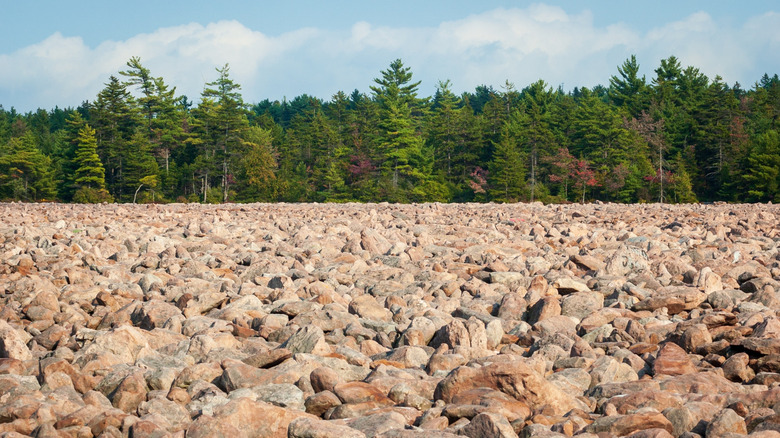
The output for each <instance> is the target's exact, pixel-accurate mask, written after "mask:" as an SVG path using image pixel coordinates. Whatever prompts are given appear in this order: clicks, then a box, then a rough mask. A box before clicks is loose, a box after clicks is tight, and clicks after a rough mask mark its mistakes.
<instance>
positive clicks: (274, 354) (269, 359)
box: [242, 348, 292, 368]
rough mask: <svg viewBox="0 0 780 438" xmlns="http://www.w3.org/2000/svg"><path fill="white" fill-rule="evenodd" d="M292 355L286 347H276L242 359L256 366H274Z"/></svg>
mask: <svg viewBox="0 0 780 438" xmlns="http://www.w3.org/2000/svg"><path fill="white" fill-rule="evenodd" d="M291 357H292V352H291V351H290V350H288V349H286V348H274V349H273V350H268V351H263V352H260V353H257V354H255V355H253V356H249V357H247V358H245V359H242V361H243V362H244V363H245V364H247V365H251V366H253V367H256V368H272V367H274V366H276V365H279V364H280V363H282V362H284V361H285V360H287V359H289V358H291Z"/></svg>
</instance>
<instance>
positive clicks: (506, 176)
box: [0, 56, 780, 203]
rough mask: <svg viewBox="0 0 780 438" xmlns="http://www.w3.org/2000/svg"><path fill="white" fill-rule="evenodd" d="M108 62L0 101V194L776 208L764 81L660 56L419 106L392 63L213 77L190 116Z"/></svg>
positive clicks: (775, 134)
mask: <svg viewBox="0 0 780 438" xmlns="http://www.w3.org/2000/svg"><path fill="white" fill-rule="evenodd" d="M121 68H122V69H123V70H121V71H118V72H117V74H116V75H112V76H110V77H108V78H107V80H106V82H105V87H104V88H103V89H102V90H101V91H100V92H99V93H98V95H97V96H94V98H92V99H91V100H85V101H84V102H83V103H82V104H81V105H80V106H78V107H77V108H59V107H55V108H54V109H52V110H48V111H47V110H44V109H38V110H37V111H35V112H28V113H25V114H21V113H18V112H17V111H16V110H15V109H14V108H10V109H5V108H4V107H3V106H2V105H0V200H2V201H14V200H15V201H25V202H40V201H49V202H51V201H55V202H78V203H101V202H123V203H124V202H127V203H130V202H135V203H149V202H156V203H168V202H201V203H225V202H235V203H243V202H385V201H386V202H399V203H410V202H534V201H541V202H545V203H559V202H592V201H596V200H598V201H604V202H620V203H634V202H668V203H690V202H714V201H725V202H778V201H780V134H779V132H780V125H779V123H780V120H778V116H779V115H780V79H778V76H777V74H775V75H773V76H770V75H769V74H765V75H764V76H763V77H761V78H759V79H758V80H757V82H756V83H755V84H754V85H753V86H751V87H750V88H749V89H744V88H742V86H741V85H740V84H738V83H736V84H734V85H732V86H729V85H728V84H726V83H724V81H723V79H722V78H721V77H720V76H716V77H715V78H708V77H707V76H706V75H704V74H703V73H701V71H700V70H699V69H698V68H696V67H692V66H687V67H683V66H682V65H681V63H680V61H679V60H678V59H677V58H676V57H674V56H671V57H669V58H667V59H664V60H661V62H660V65H659V66H658V67H657V68H656V69H655V70H654V73H655V76H654V77H652V78H651V79H649V80H648V79H647V78H646V77H645V76H640V74H639V71H640V69H639V63H638V61H637V59H636V57H635V56H631V57H630V58H629V59H627V60H625V62H624V63H623V64H622V65H619V66H617V69H616V70H617V71H616V72H615V74H614V75H613V76H611V77H610V78H608V85H595V86H593V87H592V88H586V87H583V88H574V89H572V90H568V91H565V90H563V89H561V87H558V88H557V89H556V88H555V87H553V86H551V85H549V84H547V83H546V82H545V81H544V80H538V81H537V82H534V83H531V84H528V85H526V86H524V87H518V86H516V85H515V84H513V83H511V82H509V81H507V82H506V83H505V84H503V85H501V86H499V87H498V88H497V89H496V88H494V87H493V86H488V85H483V86H478V87H476V88H475V89H474V91H473V92H465V93H463V94H461V95H458V94H456V93H455V92H453V85H452V84H451V83H450V81H440V82H439V83H438V84H437V87H436V91H435V93H434V95H433V96H429V97H423V96H419V95H418V92H419V85H420V82H419V81H415V80H414V78H413V73H412V71H411V68H410V67H407V66H405V65H404V64H403V62H402V61H401V60H400V59H399V60H395V61H393V62H392V63H390V65H389V67H388V68H387V69H386V70H382V71H380V72H379V74H378V77H377V78H375V79H374V80H373V82H372V83H373V85H372V86H371V87H370V90H368V91H367V92H361V91H358V90H357V89H356V90H354V91H352V92H351V93H349V94H348V93H346V92H338V93H336V94H334V95H333V96H331V97H330V99H329V100H322V99H320V98H318V97H313V96H309V95H306V94H302V95H300V96H297V97H295V98H294V99H292V100H289V101H288V100H286V99H285V100H283V101H281V102H279V101H271V100H268V99H266V100H260V101H256V103H247V102H246V101H245V100H244V97H243V96H242V94H241V86H240V84H238V83H237V82H235V81H234V80H233V79H232V78H231V77H230V68H229V66H228V65H225V66H223V67H220V68H216V69H215V72H214V78H213V81H212V82H208V83H206V84H205V86H204V91H203V92H202V94H201V96H199V99H197V100H198V103H197V104H195V103H194V101H193V100H190V98H188V97H187V96H183V95H177V93H176V88H175V87H174V86H172V85H171V84H169V83H167V82H166V81H165V79H164V78H162V77H156V76H154V75H153V73H152V72H151V71H150V70H149V69H148V68H146V67H144V66H143V64H142V61H141V59H140V58H138V57H133V58H131V59H130V60H129V61H128V62H127V64H126V66H123V67H121ZM0 103H2V102H0Z"/></svg>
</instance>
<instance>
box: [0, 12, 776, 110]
mask: <svg viewBox="0 0 780 438" xmlns="http://www.w3.org/2000/svg"><path fill="white" fill-rule="evenodd" d="M778 29H780V14H777V13H766V14H763V15H760V16H755V17H753V18H752V19H750V20H748V21H746V22H745V23H739V24H738V26H730V25H723V24H722V23H717V22H715V20H713V19H712V17H711V16H710V15H708V14H707V13H704V12H698V13H695V14H692V15H691V16H689V17H687V18H686V19H684V20H682V21H676V22H670V23H668V24H666V25H664V26H662V27H658V28H655V29H652V30H650V31H649V32H646V33H639V32H637V31H635V30H633V29H631V28H630V27H628V26H627V25H625V24H621V23H614V24H611V25H608V26H602V27H599V26H596V25H594V20H593V17H592V15H591V13H590V12H583V13H580V14H569V13H567V12H566V11H564V10H563V9H561V8H559V7H552V6H546V5H534V6H531V7H528V8H525V9H519V8H518V9H503V8H499V9H494V10H490V11H487V12H484V13H481V14H475V15H471V16H468V17H464V18H462V19H459V20H455V21H447V22H442V23H440V24H439V25H438V26H435V27H416V28H404V27H385V26H374V25H372V24H371V23H367V22H358V23H355V24H354V25H353V26H352V27H351V28H350V29H343V30H338V31H333V30H323V29H317V28H302V29H298V30H295V31H292V32H288V33H284V34H280V35H276V36H272V35H266V34H264V33H262V32H260V31H258V30H254V29H250V28H247V27H246V26H244V25H243V24H242V23H241V22H240V21H235V20H234V21H220V22H216V23H209V24H206V25H202V24H198V23H190V24H185V25H181V26H175V27H167V28H161V29H158V30H156V31H155V32H152V33H147V34H139V35H136V36H134V37H132V38H129V39H127V40H124V41H105V42H103V43H101V44H99V45H98V46H96V47H89V46H88V45H86V44H85V43H84V41H83V40H82V38H80V37H78V36H64V35H61V34H59V33H55V34H53V35H51V36H49V37H48V38H46V39H45V40H43V41H41V42H39V43H37V44H33V45H30V46H28V47H25V48H23V49H20V50H18V51H16V52H13V53H8V54H0V104H2V105H3V106H4V107H5V108H6V109H9V108H11V107H12V106H13V107H16V108H17V109H18V110H19V111H22V112H25V111H31V110H34V109H36V108H39V107H40V108H47V109H49V108H53V107H54V106H55V105H57V106H60V107H67V106H77V105H79V104H80V103H81V102H82V101H83V100H92V99H94V98H95V96H96V95H97V93H98V92H99V91H100V90H101V89H102V88H103V87H104V84H105V83H106V82H107V81H108V78H109V76H110V75H118V71H119V70H122V69H124V68H125V63H126V62H127V60H128V59H129V58H130V57H131V56H140V57H141V60H142V63H143V64H144V66H146V67H147V68H149V69H150V70H151V72H152V74H153V75H155V76H162V77H163V78H164V79H165V81H166V83H167V84H169V85H170V86H175V87H177V93H178V94H185V95H187V96H188V97H189V98H190V99H191V100H196V101H197V100H198V98H199V96H200V93H201V91H202V90H203V88H204V85H205V83H207V82H209V81H212V80H214V79H216V71H215V68H216V67H220V66H222V65H224V64H226V63H228V64H229V65H230V73H231V77H232V78H233V79H234V80H235V81H236V82H237V83H239V84H241V86H242V93H243V95H244V100H245V101H247V102H258V101H261V100H263V99H266V98H268V99H272V100H275V99H282V98H284V97H286V98H288V99H291V98H293V97H295V96H298V95H300V94H304V93H306V94H309V95H313V96H317V97H320V98H323V99H329V98H330V97H331V96H332V95H333V94H334V93H336V92H337V91H339V90H342V91H345V92H347V93H349V92H351V91H352V90H353V89H355V88H357V89H359V90H361V91H368V87H369V86H370V85H371V84H372V79H373V78H375V77H378V76H379V75H380V71H381V70H383V69H385V68H387V66H388V65H389V64H390V62H391V61H392V60H394V59H396V58H401V59H403V60H404V63H405V65H407V66H409V67H411V68H412V72H413V73H414V76H415V78H416V79H417V80H422V81H423V84H422V86H421V94H423V95H431V94H432V93H433V91H434V89H435V86H436V83H437V82H438V81H439V80H446V79H450V80H451V82H452V84H453V88H454V90H455V91H456V92H462V91H472V90H473V89H474V87H476V86H478V85H482V84H485V85H492V86H494V87H496V88H498V87H499V86H500V85H502V84H503V83H504V82H505V81H506V80H509V81H510V82H513V83H514V84H515V85H516V86H517V87H518V88H523V87H525V86H526V85H528V84H529V83H531V82H534V81H536V80H537V79H544V80H545V81H547V83H549V84H550V85H552V86H555V87H557V86H559V85H562V86H563V88H564V89H565V90H570V89H571V88H573V87H575V86H588V87H592V86H594V85H597V84H608V82H609V77H610V76H611V75H614V74H616V72H617V66H618V65H620V64H621V63H622V62H623V61H624V60H625V59H626V58H628V57H629V56H630V55H631V54H636V55H637V58H638V60H639V62H640V64H641V65H642V70H643V73H644V74H646V75H647V78H648V80H650V79H651V78H652V77H653V69H654V68H656V67H657V66H658V64H659V61H660V59H663V58H666V57H668V56H670V55H675V56H677V57H678V58H679V59H680V60H681V62H682V64H683V65H684V66H687V65H693V66H695V67H698V68H699V69H700V70H701V71H702V72H703V73H705V74H707V75H708V76H709V77H710V78H714V76H715V75H720V76H722V77H723V78H724V80H725V81H726V82H728V83H730V84H733V83H734V82H736V81H739V82H740V83H742V84H743V87H746V88H749V87H750V86H751V85H752V84H753V83H754V82H755V81H757V80H758V79H759V78H760V76H761V75H762V74H763V73H765V72H767V73H770V74H774V73H776V72H778V71H779V70H780V59H778V58H777V57H775V56H772V55H771V54H774V53H778V49H780V30H778Z"/></svg>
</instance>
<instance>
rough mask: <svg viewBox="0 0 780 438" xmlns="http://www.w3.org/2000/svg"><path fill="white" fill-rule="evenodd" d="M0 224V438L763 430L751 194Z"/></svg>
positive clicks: (768, 221) (778, 344)
mask: <svg viewBox="0 0 780 438" xmlns="http://www.w3.org/2000/svg"><path fill="white" fill-rule="evenodd" d="M0 218H1V219H0V305H2V307H1V309H0V437H18V436H26V435H30V436H36V437H92V436H101V437H120V436H121V437H133V438H138V437H163V436H174V437H185V436H186V437H212V436H213V437H230V438H239V437H266V436H268V437H301V438H303V437H309V438H316V437H337V438H351V437H377V436H378V437H404V438H405V437H421V438H422V437H424V438H437V437H455V436H468V437H514V436H521V437H559V436H572V435H576V436H580V437H596V436H598V437H607V436H632V437H669V436H674V437H697V436H702V437H728V436H739V435H746V434H750V436H756V437H769V436H780V433H778V432H777V431H780V319H779V318H778V309H780V282H779V280H780V249H779V247H778V244H779V243H780V227H779V226H778V222H779V221H780V208H778V207H776V206H773V205H763V206H762V205H707V206H704V205H694V206H671V205H633V206H621V205H610V204H596V205H565V206H560V205H559V206H543V205H541V204H532V205H527V204H525V205H418V206H407V205H387V204H380V205H289V204H282V205H267V204H263V205H226V206H201V205H168V206H148V205H101V206H83V205H57V204H53V205H52V204H0Z"/></svg>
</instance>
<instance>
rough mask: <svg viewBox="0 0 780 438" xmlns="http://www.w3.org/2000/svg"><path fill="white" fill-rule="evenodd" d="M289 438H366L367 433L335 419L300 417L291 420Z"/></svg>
mask: <svg viewBox="0 0 780 438" xmlns="http://www.w3.org/2000/svg"><path fill="white" fill-rule="evenodd" d="M287 438H366V434H365V433H363V432H361V431H359V430H356V429H353V428H351V427H349V426H346V425H343V424H336V423H335V422H333V421H324V420H318V419H313V418H309V417H300V418H296V419H295V420H293V421H291V422H290V426H289V427H288V429H287Z"/></svg>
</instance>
